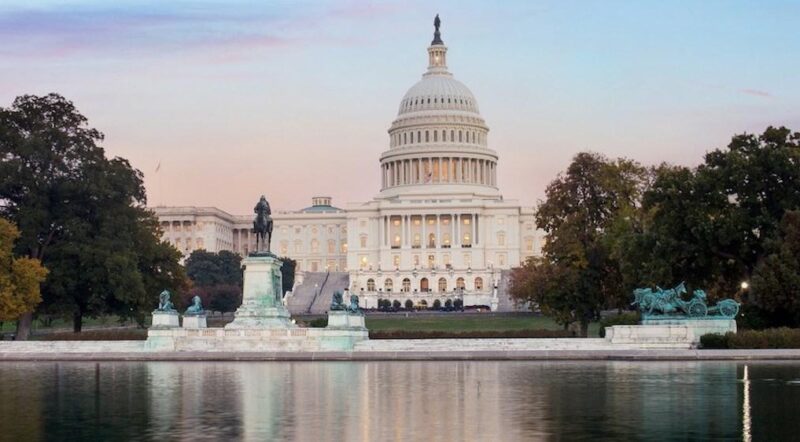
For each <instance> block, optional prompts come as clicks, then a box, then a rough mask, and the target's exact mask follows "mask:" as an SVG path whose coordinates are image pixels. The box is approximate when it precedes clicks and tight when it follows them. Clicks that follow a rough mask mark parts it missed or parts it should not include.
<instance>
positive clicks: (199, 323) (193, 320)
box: [183, 315, 208, 328]
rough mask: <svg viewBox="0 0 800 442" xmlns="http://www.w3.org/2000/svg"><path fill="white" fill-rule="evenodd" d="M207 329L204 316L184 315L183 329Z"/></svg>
mask: <svg viewBox="0 0 800 442" xmlns="http://www.w3.org/2000/svg"><path fill="white" fill-rule="evenodd" d="M206 327H208V325H207V321H206V315H184V316H183V328H206Z"/></svg>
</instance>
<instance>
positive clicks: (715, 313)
mask: <svg viewBox="0 0 800 442" xmlns="http://www.w3.org/2000/svg"><path fill="white" fill-rule="evenodd" d="M685 293H686V286H685V284H684V283H680V284H678V285H677V286H675V288H671V289H666V290H665V289H662V288H661V287H656V289H655V290H653V289H651V288H640V289H636V290H634V291H633V296H634V301H633V303H632V305H636V306H637V307H638V308H639V311H640V312H642V316H643V317H644V318H679V317H688V318H692V319H703V318H710V319H714V318H724V319H733V318H734V317H736V314H737V313H739V303H737V302H736V301H734V300H733V299H723V300H721V301H719V302H717V304H716V305H713V306H709V305H708V304H707V297H706V292H705V291H704V290H700V289H697V290H694V291H693V292H692V296H691V298H690V299H689V300H684V299H683V295H684V294H685Z"/></svg>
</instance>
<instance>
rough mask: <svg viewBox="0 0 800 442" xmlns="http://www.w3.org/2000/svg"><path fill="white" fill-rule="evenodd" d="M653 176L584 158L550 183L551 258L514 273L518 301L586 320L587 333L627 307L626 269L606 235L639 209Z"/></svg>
mask: <svg viewBox="0 0 800 442" xmlns="http://www.w3.org/2000/svg"><path fill="white" fill-rule="evenodd" d="M646 177H647V173H646V170H645V169H644V168H642V167H641V166H639V165H638V164H636V163H634V162H632V161H629V160H624V159H619V160H615V161H610V160H608V159H606V158H605V157H603V156H602V155H599V154H594V153H579V154H578V155H576V156H575V158H574V159H573V160H572V163H571V164H570V165H569V167H568V168H567V170H566V173H564V174H563V175H561V176H559V177H558V178H556V179H555V180H554V181H553V182H551V183H550V184H549V185H548V186H547V189H546V191H545V194H546V199H545V201H543V202H542V203H541V204H540V205H539V208H538V210H537V212H536V225H537V227H538V228H540V229H542V230H544V232H545V234H546V235H547V239H546V243H545V246H544V247H543V249H542V254H543V256H542V258H541V259H533V260H529V261H528V262H527V263H526V264H525V265H524V266H523V267H522V268H519V269H517V270H516V271H515V272H513V273H512V284H511V286H512V287H511V294H512V296H513V297H515V298H516V299H517V300H519V301H523V302H530V303H531V304H532V305H538V306H539V307H540V308H541V309H542V311H544V312H545V313H546V314H548V315H550V316H552V317H553V318H555V319H556V320H557V321H559V322H561V323H563V324H568V323H570V322H579V323H580V324H581V330H582V333H583V334H584V335H585V334H586V330H587V328H588V324H589V322H591V321H593V320H595V319H597V318H598V317H599V314H600V310H601V309H602V308H603V307H606V306H609V305H612V306H617V305H619V304H620V302H623V301H620V299H621V297H620V295H619V294H620V293H621V292H622V287H621V279H622V278H621V275H620V271H619V265H618V263H617V261H616V259H615V257H614V255H613V249H612V248H611V247H609V244H608V243H607V242H606V241H604V237H605V235H607V234H608V232H609V231H611V230H612V228H614V227H615V222H616V221H617V220H618V219H621V218H624V217H628V216H631V215H632V214H633V212H634V211H635V210H636V205H637V202H638V200H639V198H640V195H641V193H642V191H643V189H644V186H645V183H646V182H647V179H646ZM622 299H624V298H622Z"/></svg>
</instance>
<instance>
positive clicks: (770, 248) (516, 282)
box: [511, 127, 800, 325]
mask: <svg viewBox="0 0 800 442" xmlns="http://www.w3.org/2000/svg"><path fill="white" fill-rule="evenodd" d="M797 210H800V134H799V133H796V132H795V133H793V132H791V131H790V130H789V129H786V128H783V127H781V128H774V127H768V128H767V129H766V130H765V131H764V132H763V133H762V134H761V135H753V134H743V135H736V136H734V137H733V138H732V140H731V142H730V143H729V144H728V146H727V147H725V148H721V149H715V150H712V151H710V152H709V153H708V154H706V155H705V159H704V162H703V164H701V165H699V166H698V167H696V168H688V167H682V166H673V165H669V164H662V165H660V166H658V167H654V168H651V169H644V168H642V167H640V166H639V165H637V164H636V163H634V162H632V161H629V160H624V159H620V160H616V161H609V160H607V159H605V158H603V157H602V156H599V155H596V154H587V153H581V154H578V155H577V156H576V157H575V158H574V159H573V161H572V163H571V164H570V165H569V167H568V168H567V170H566V172H565V173H564V174H563V175H561V176H559V177H558V178H557V179H556V180H554V181H553V182H552V183H551V184H550V185H549V186H548V187H547V190H546V199H545V200H544V201H543V202H541V203H540V205H539V207H538V210H537V213H536V221H537V225H538V227H539V228H541V229H543V230H544V231H545V234H546V245H545V247H544V248H543V256H542V257H541V258H540V259H532V260H529V261H528V262H527V263H526V264H525V265H523V266H522V267H520V268H518V269H515V271H514V272H513V274H512V289H511V294H512V296H513V297H515V298H516V299H517V300H519V301H523V302H532V303H533V305H538V306H539V307H540V308H541V309H542V310H543V311H544V312H545V313H547V314H548V315H551V316H553V317H554V318H556V319H557V320H559V321H561V322H562V323H566V322H569V321H580V322H582V323H585V321H587V320H591V319H594V318H596V317H597V314H598V312H599V310H600V309H603V308H624V307H625V306H626V304H627V302H628V301H629V297H630V293H631V290H632V289H633V288H635V287H647V286H649V287H652V286H655V285H660V286H662V287H666V286H671V285H674V284H677V283H679V282H681V281H685V282H686V283H687V285H688V286H689V288H690V290H691V289H692V288H703V289H706V290H707V291H708V292H709V294H710V297H711V298H712V299H713V298H723V297H728V298H730V297H737V296H738V297H740V298H741V295H747V293H740V286H741V284H742V282H747V281H750V280H751V278H752V280H753V283H752V285H751V291H752V295H753V296H752V297H750V298H749V299H747V296H744V300H745V301H746V302H747V303H748V305H746V307H752V308H757V309H761V310H763V311H764V312H766V313H767V314H768V315H770V318H771V319H770V320H771V321H772V324H774V325H800V315H798V314H797V313H796V312H797V311H798V310H800V308H798V305H797V302H799V301H797V296H798V294H797V293H796V290H795V288H796V286H795V284H796V278H797V272H798V271H800V269H797V268H796V266H795V264H796V259H791V258H790V257H791V256H796V254H797V253H798V252H800V248H798V247H800V246H796V242H795V241H797V237H796V234H795V233H796V230H797V229H796V227H794V226H795V224H796V223H797V218H796V214H795V213H794V212H793V211H797Z"/></svg>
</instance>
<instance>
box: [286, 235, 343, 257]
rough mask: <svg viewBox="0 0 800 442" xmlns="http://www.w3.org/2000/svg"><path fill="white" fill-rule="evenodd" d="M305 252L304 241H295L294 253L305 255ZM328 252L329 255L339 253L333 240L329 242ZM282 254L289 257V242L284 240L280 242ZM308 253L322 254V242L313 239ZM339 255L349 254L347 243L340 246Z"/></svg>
mask: <svg viewBox="0 0 800 442" xmlns="http://www.w3.org/2000/svg"><path fill="white" fill-rule="evenodd" d="M304 250H305V247H304V245H303V241H301V240H299V239H298V240H295V241H294V247H293V249H292V251H293V253H303V251H304ZM326 250H327V253H328V254H329V255H334V254H336V253H337V252H336V250H337V249H336V241H335V240H332V239H331V240H328V243H327V248H326ZM280 253H281V255H287V254H288V253H289V241H286V240H283V241H281V242H280ZM308 253H310V254H312V255H313V254H317V253H320V242H319V241H318V240H317V239H312V240H311V243H310V244H309V247H308ZM339 253H347V243H346V242H342V243H340V244H339Z"/></svg>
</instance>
